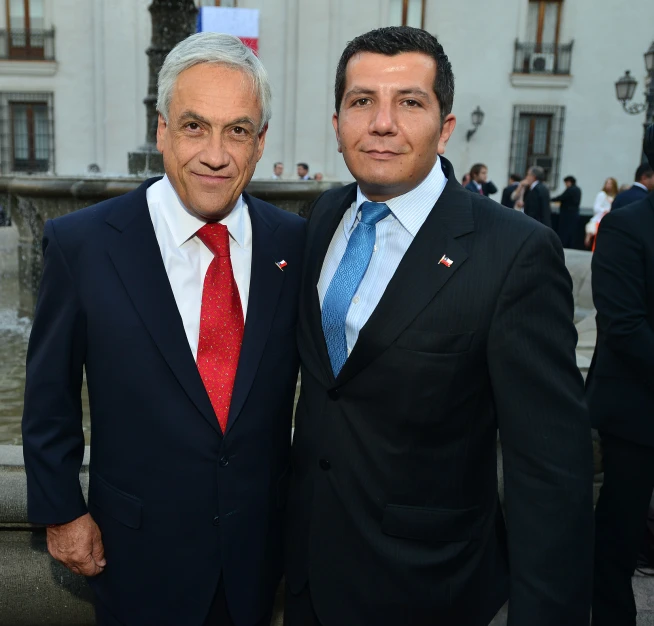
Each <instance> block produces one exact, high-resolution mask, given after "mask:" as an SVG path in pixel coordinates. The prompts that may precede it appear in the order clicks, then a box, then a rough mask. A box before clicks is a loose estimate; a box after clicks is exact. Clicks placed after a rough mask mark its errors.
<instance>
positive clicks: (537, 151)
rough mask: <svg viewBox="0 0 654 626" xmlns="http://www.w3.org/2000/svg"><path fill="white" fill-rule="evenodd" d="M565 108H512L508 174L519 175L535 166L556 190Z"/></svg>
mask: <svg viewBox="0 0 654 626" xmlns="http://www.w3.org/2000/svg"><path fill="white" fill-rule="evenodd" d="M564 121H565V107H558V106H524V105H519V106H515V107H513V128H512V132H511V158H510V161H509V171H511V172H516V173H518V174H520V175H521V176H522V175H524V174H526V173H527V170H528V169H529V168H530V167H532V166H534V165H538V166H540V167H542V168H543V169H544V170H545V177H546V182H547V183H548V185H549V186H550V187H551V188H555V187H556V185H557V183H558V179H559V169H560V165H561V149H562V144H563V124H564Z"/></svg>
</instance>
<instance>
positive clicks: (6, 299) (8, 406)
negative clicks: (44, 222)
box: [0, 227, 89, 445]
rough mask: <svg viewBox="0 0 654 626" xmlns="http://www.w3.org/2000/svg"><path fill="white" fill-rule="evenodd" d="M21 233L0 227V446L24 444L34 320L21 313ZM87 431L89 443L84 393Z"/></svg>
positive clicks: (84, 405) (85, 405)
mask: <svg viewBox="0 0 654 626" xmlns="http://www.w3.org/2000/svg"><path fill="white" fill-rule="evenodd" d="M17 242H18V236H17V234H16V232H15V230H14V229H13V228H7V227H1V228H0V445H2V444H14V445H20V443H21V432H20V421H21V417H22V414H23V394H24V393H25V357H26V356H27V342H28V340H29V335H30V331H31V329H32V322H31V320H30V319H29V318H27V317H21V316H20V315H19V313H18V310H19V301H20V289H21V287H20V285H19V281H18V272H17V263H16V258H17V254H18V248H17ZM82 404H83V410H84V415H85V419H84V431H85V436H86V439H87V442H88V439H89V432H88V426H89V424H88V414H89V411H88V399H87V394H86V385H85V386H84V393H83V402H82Z"/></svg>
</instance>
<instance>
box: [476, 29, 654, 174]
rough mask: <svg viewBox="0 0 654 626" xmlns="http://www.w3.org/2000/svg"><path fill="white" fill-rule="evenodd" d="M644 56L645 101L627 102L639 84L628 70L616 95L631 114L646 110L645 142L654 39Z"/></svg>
mask: <svg viewBox="0 0 654 626" xmlns="http://www.w3.org/2000/svg"><path fill="white" fill-rule="evenodd" d="M643 57H644V59H645V69H646V70H647V82H646V83H645V102H634V103H633V104H629V105H628V104H627V103H628V102H629V101H630V100H631V99H632V98H633V97H634V94H635V93H636V87H637V85H638V81H637V80H636V79H635V78H634V77H633V76H632V75H631V73H630V72H629V71H628V70H627V72H626V73H625V75H624V76H623V77H622V78H621V79H620V80H619V81H617V82H616V83H615V95H616V97H617V99H618V101H619V102H621V103H622V108H623V109H624V110H625V111H626V112H627V113H629V115H639V114H640V113H642V112H643V111H645V124H644V126H645V139H644V140H643V143H645V142H646V140H647V128H648V127H649V125H650V124H654V41H653V42H652V45H651V46H650V47H649V50H647V52H645V54H644V55H643ZM468 132H470V131H468ZM642 161H643V163H646V162H647V156H646V155H645V153H643V155H642Z"/></svg>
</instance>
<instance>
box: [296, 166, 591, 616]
mask: <svg viewBox="0 0 654 626" xmlns="http://www.w3.org/2000/svg"><path fill="white" fill-rule="evenodd" d="M442 161H443V169H444V171H445V174H446V176H447V178H448V183H447V185H446V187H445V190H444V191H443V194H442V196H441V197H440V199H439V200H438V202H437V203H436V205H435V206H434V208H433V209H432V211H431V213H430V214H429V216H428V218H427V220H426V221H425V223H424V225H423V226H422V227H421V228H420V231H419V232H418V234H417V236H416V237H415V239H414V241H413V243H412V244H411V246H410V247H409V249H408V250H407V252H406V254H405V255H404V258H403V259H402V261H401V263H400V265H399V267H398V269H397V271H396V272H395V274H394V276H393V278H392V279H391V281H390V283H389V285H388V287H387V289H386V291H385V292H384V294H383V297H382V298H381V301H380V302H379V305H378V306H377V308H376V309H375V310H374V312H373V313H372V315H371V317H370V319H369V320H368V322H367V323H366V324H365V325H364V327H363V328H362V330H361V333H360V335H359V338H358V341H357V343H356V345H355V347H354V349H353V351H352V353H351V355H350V357H349V358H348V360H347V361H346V363H345V365H344V367H343V369H342V371H341V372H340V374H339V375H338V377H337V378H336V379H334V376H333V373H332V369H331V367H330V362H329V357H328V354H327V347H326V344H325V339H324V335H323V331H322V327H321V312H320V304H319V300H318V294H317V290H316V285H317V283H318V278H319V276H320V272H321V268H322V265H323V259H324V258H325V253H326V251H327V248H328V246H329V243H330V241H331V239H332V236H333V234H334V232H335V230H336V228H337V227H338V224H339V222H340V220H341V218H342V216H343V213H344V212H345V210H346V209H347V208H348V207H349V206H350V205H351V203H352V202H353V201H354V200H355V198H356V186H355V185H349V186H347V187H345V188H343V189H342V190H337V191H330V192H327V193H325V194H323V195H322V196H321V197H320V198H319V199H318V201H317V202H316V204H315V206H314V208H313V212H312V214H311V217H310V220H309V224H308V232H307V251H308V252H307V259H306V263H305V270H304V274H303V283H302V293H301V300H300V319H299V324H298V338H299V348H300V357H301V362H302V390H301V394H300V399H299V403H298V408H297V412H296V430H295V440H294V445H293V452H292V467H293V471H292V476H291V489H290V492H289V508H288V517H289V522H288V530H287V542H286V554H287V567H286V580H287V584H288V585H289V586H290V589H291V591H293V592H298V591H299V590H301V589H302V588H303V586H304V585H305V584H306V583H307V581H309V584H310V590H311V596H312V599H313V602H314V605H315V609H316V612H317V614H318V617H319V619H320V621H321V622H322V623H323V624H324V626H340V625H342V624H348V625H350V624H351V625H353V626H354V625H357V626H359V625H361V626H362V625H369V624H374V625H375V626H395V625H397V624H403V625H410V626H423V625H424V626H427V625H430V626H433V624H439V626H454V625H456V626H481V625H482V624H483V625H484V626H486V625H487V624H488V623H489V621H490V620H491V619H492V617H493V616H494V615H495V613H496V611H497V610H498V609H499V608H500V606H501V605H502V604H503V603H504V601H505V600H506V599H507V597H509V598H510V602H509V606H510V612H511V617H510V618H509V619H510V623H513V624H520V625H522V624H529V625H530V626H541V625H542V626H545V625H547V626H551V625H552V624H557V626H558V625H575V626H582V624H583V626H587V624H588V620H589V606H590V579H591V552H592V493H591V491H592V463H591V441H590V424H589V420H588V415H587V412H586V408H585V405H584V402H583V383H582V379H581V375H580V373H579V370H578V369H577V366H576V361H575V344H576V339H577V335H576V332H575V328H574V325H573V322H572V320H573V300H572V291H571V280H570V276H569V274H568V272H567V270H566V268H565V264H564V259H563V253H562V249H561V244H560V242H559V240H558V238H557V236H556V235H555V233H554V232H553V231H551V230H550V229H546V228H543V227H542V226H541V225H540V224H538V223H537V222H535V221H534V220H531V219H527V218H525V216H524V215H521V214H520V213H519V212H515V211H505V210H504V207H502V206H500V205H499V204H497V203H495V202H493V201H491V200H489V199H488V198H484V197H483V196H480V195H476V194H471V193H468V192H467V191H465V190H464V189H463V188H462V187H461V186H460V185H459V183H457V182H456V180H455V178H454V173H453V171H452V167H451V165H450V163H449V162H448V161H446V160H445V159H443V160H442ZM443 255H446V256H447V257H449V259H451V260H452V264H451V266H450V267H447V266H446V265H445V264H443V263H440V260H441V258H442V257H443ZM498 427H499V432H500V437H501V440H502V445H503V450H504V471H505V489H506V513H507V518H508V519H507V521H508V528H509V533H508V535H507V534H506V532H505V529H504V523H503V519H502V513H501V510H500V507H499V502H498V490H497V474H496V469H497V465H496V464H497V457H496V449H497V431H498Z"/></svg>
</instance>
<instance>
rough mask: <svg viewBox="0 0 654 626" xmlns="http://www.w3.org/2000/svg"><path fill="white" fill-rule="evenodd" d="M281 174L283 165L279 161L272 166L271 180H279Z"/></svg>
mask: <svg viewBox="0 0 654 626" xmlns="http://www.w3.org/2000/svg"><path fill="white" fill-rule="evenodd" d="M283 173H284V164H283V163H282V162H281V161H277V163H275V164H274V165H273V174H272V176H271V178H272V179H273V180H281V178H282V174H283Z"/></svg>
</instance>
